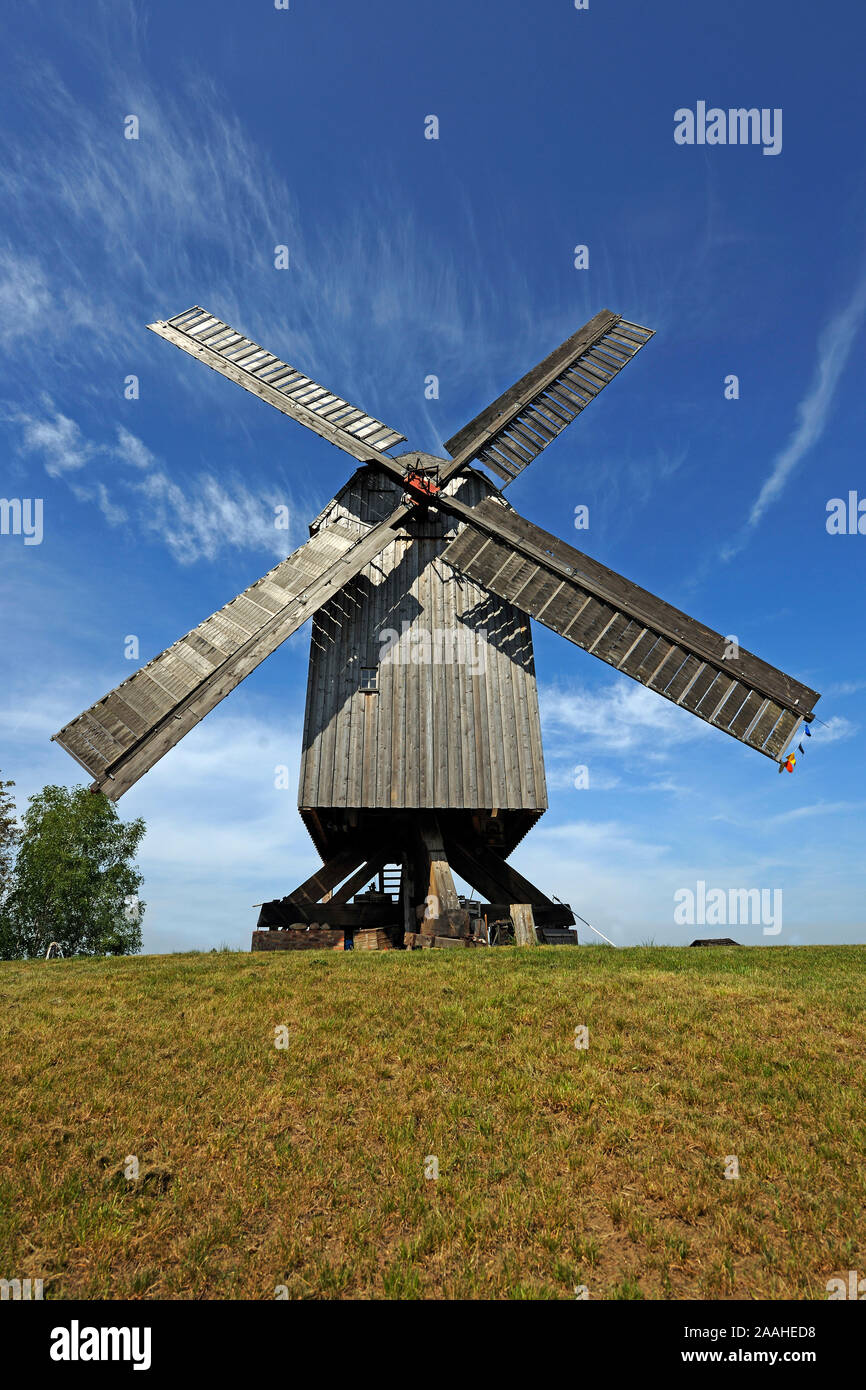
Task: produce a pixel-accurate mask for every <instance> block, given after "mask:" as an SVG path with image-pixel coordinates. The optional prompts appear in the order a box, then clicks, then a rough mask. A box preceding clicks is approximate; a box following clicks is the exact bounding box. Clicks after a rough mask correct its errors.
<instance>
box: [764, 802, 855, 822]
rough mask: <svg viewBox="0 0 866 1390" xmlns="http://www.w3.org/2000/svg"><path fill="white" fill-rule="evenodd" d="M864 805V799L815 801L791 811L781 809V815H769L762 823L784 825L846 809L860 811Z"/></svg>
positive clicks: (833, 813)
mask: <svg viewBox="0 0 866 1390" xmlns="http://www.w3.org/2000/svg"><path fill="white" fill-rule="evenodd" d="M864 806H866V801H816V802H814V803H813V804H812V805H811V806H797V807H795V808H794V810H793V811H783V812H782V814H781V815H778V816H770V817H769V818H768V819H767V820H766V821H765V822H764V824H766V825H786V824H787V823H788V822H789V821H798V820H811V819H817V818H818V817H821V818H823V817H824V816H838V815H841V814H842V813H843V812H847V811H861V810H862V809H863V807H864Z"/></svg>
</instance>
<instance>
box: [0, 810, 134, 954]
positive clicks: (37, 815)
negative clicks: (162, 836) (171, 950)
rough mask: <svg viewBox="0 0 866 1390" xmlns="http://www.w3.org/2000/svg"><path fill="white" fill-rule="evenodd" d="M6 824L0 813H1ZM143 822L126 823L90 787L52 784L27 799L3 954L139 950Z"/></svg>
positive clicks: (1, 924)
mask: <svg viewBox="0 0 866 1390" xmlns="http://www.w3.org/2000/svg"><path fill="white" fill-rule="evenodd" d="M0 824H2V812H0ZM144 833H145V824H144V821H143V820H141V819H140V818H139V819H138V820H133V821H122V820H121V819H120V817H119V815H118V813H117V808H116V806H115V805H114V803H113V802H111V801H108V800H107V799H106V797H104V796H102V795H101V794H94V793H93V792H90V791H89V790H88V789H87V788H86V787H74V788H72V789H71V790H70V789H69V788H66V787H55V786H47V787H43V789H42V791H41V792H37V793H36V795H35V796H32V797H31V798H30V801H29V803H28V806H27V810H26V812H25V813H24V824H23V829H22V831H21V842H20V846H19V848H18V854H17V857H16V860H15V866H14V871H13V873H12V877H11V882H10V885H9V888H8V891H7V893H6V898H5V902H2V903H0V956H2V957H5V958H6V959H10V958H17V959H20V958H22V957H27V956H44V954H45V951H46V949H47V947H48V945H49V943H50V942H52V941H56V942H58V943H59V945H60V947H61V948H62V950H63V954H64V955H66V956H70V955H127V954H132V953H134V952H136V951H138V950H140V949H141V917H142V914H143V912H144V903H142V902H141V901H140V899H139V896H138V890H139V888H140V887H141V882H142V876H141V874H140V873H139V871H138V869H137V868H136V866H135V864H134V862H133V861H134V859H135V854H136V852H137V850H138V846H139V844H140V842H141V840H142V837H143V836H144Z"/></svg>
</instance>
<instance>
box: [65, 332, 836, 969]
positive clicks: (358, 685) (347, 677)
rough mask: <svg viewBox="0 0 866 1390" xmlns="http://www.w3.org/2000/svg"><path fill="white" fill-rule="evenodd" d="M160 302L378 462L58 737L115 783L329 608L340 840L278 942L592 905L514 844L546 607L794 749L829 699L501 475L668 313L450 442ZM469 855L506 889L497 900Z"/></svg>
mask: <svg viewBox="0 0 866 1390" xmlns="http://www.w3.org/2000/svg"><path fill="white" fill-rule="evenodd" d="M150 327H151V328H152V329H153V331H154V332H156V333H158V334H160V336H161V337H163V338H166V339H167V340H168V341H169V342H170V343H174V344H175V346H176V347H179V348H183V349H184V351H185V352H188V353H190V354H191V355H192V356H193V357H197V358H198V359H199V360H200V361H202V362H204V363H206V364H207V365H208V366H209V367H212V368H213V369H214V370H215V371H218V372H220V373H222V375H223V376H226V377H228V378H229V379H230V380H232V381H235V382H237V383H238V384H239V385H241V386H244V387H245V388H246V389H247V390H248V391H251V392H253V394H254V395H256V396H259V397H260V398H261V399H262V400H265V401H268V402H269V403H270V404H271V405H273V406H276V408H277V409H278V410H280V411H282V412H283V414H285V415H289V416H291V417H292V419H294V420H297V421H299V422H300V423H301V424H304V425H307V426H308V427H309V428H310V429H312V430H314V431H315V432H316V433H317V434H319V435H321V436H322V437H323V438H324V439H327V440H328V441H330V443H332V444H336V445H338V446H339V447H340V448H341V449H344V450H345V451H346V452H347V453H348V454H350V455H351V456H352V457H353V458H354V459H356V460H357V462H358V464H359V465H360V466H359V468H358V469H357V470H356V472H355V473H354V474H353V475H352V477H351V478H350V479H349V481H348V482H347V483H346V485H345V486H344V488H343V489H342V491H341V492H340V493H338V495H337V496H336V497H335V498H334V499H333V500H332V501H331V502H330V503H329V504H328V506H327V507H326V508H325V509H324V511H323V512H322V513H321V514H320V515H319V516H318V517H316V519H315V520H314V521H313V522H312V524H311V526H310V539H309V540H308V541H307V542H306V544H305V545H303V546H301V547H300V549H299V550H296V551H295V552H294V554H292V555H290V556H289V558H288V559H286V560H283V561H282V562H281V563H280V564H278V565H276V566H275V567H274V568H273V569H272V570H270V571H269V572H268V573H267V574H266V575H264V576H263V578H261V579H259V580H257V582H256V583H255V584H252V585H251V586H250V587H249V588H248V589H245V590H244V592H243V593H241V594H239V595H238V596H237V597H236V598H233V599H232V600H231V602H230V603H228V604H226V606H225V607H224V608H221V609H220V610H219V612H217V613H214V614H213V615H212V616H211V617H209V618H206V619H205V621H204V622H202V623H200V624H199V625H198V627H196V628H194V629H193V631H192V632H189V633H187V635H186V636H185V637H182V638H180V640H179V641H177V642H175V643H174V645H173V646H171V647H169V648H168V649H167V650H166V651H164V652H162V653H161V655H159V656H157V657H155V658H154V659H153V660H152V661H149V662H148V663H147V665H145V666H143V667H142V668H141V669H140V670H139V671H137V672H136V673H135V674H134V675H132V676H130V677H129V679H128V680H125V681H123V683H122V684H121V685H119V686H118V687H117V688H116V689H115V690H113V691H111V693H110V694H109V695H106V696H105V697H104V698H103V699H101V700H99V701H98V702H97V703H96V704H94V705H92V706H91V707H90V708H89V709H88V710H86V711H85V712H84V713H83V714H80V715H79V716H78V717H77V718H75V719H73V720H72V721H71V722H70V723H69V724H67V725H65V727H64V728H63V729H61V730H60V732H59V733H58V734H56V735H55V736H54V737H55V739H56V740H57V742H58V743H60V744H61V745H62V746H63V747H64V748H65V749H66V750H67V751H68V752H69V753H71V754H72V756H73V757H74V758H76V759H77V761H78V762H79V763H81V764H82V766H83V767H85V768H86V769H87V771H88V772H89V773H90V774H91V775H92V776H93V777H94V779H95V780H94V782H93V790H94V791H100V792H103V793H104V794H105V796H107V797H109V798H110V799H111V800H116V799H117V798H118V797H120V796H122V795H123V793H124V792H125V791H127V789H128V788H129V787H131V786H132V785H133V783H134V782H136V781H137V780H138V779H139V778H140V777H141V776H142V775H143V774H144V773H145V772H147V771H148V769H149V768H151V767H152V766H153V764H154V763H155V762H157V760H158V759H159V758H161V757H162V756H163V755H164V754H165V753H167V752H168V751H169V749H170V748H173V747H174V745H175V744H176V743H178V742H179V740H180V739H181V738H183V736H184V734H186V733H188V732H189V730H190V729H191V728H193V726H194V725H196V724H197V723H198V722H199V720H200V719H202V718H203V717H204V715H206V714H207V713H208V712H209V711H210V710H212V709H213V708H214V706H215V705H217V704H218V703H219V702H220V700H222V699H224V698H225V696H226V695H228V694H229V692H230V691H232V690H234V688H235V686H236V685H238V684H239V682H240V681H242V680H243V678H244V677H245V676H247V675H249V673H250V672H251V671H253V670H254V669H255V668H256V667H257V666H258V665H259V663H260V662H262V661H263V660H264V659H265V657H267V656H269V655H270V653H271V652H273V651H274V650H275V648H276V647H278V646H279V645H280V644H281V643H282V642H284V641H285V640H286V638H288V637H289V636H291V634H292V633H293V632H295V631H296V630H297V629H298V628H299V627H300V626H301V625H302V624H303V623H304V622H306V621H307V620H308V619H312V638H311V648H310V663H309V677H308V683H307V703H306V713H305V719H304V741H303V755H302V761H301V777H300V792H299V808H300V814H301V817H302V819H303V821H304V824H305V825H306V827H307V829H308V831H309V833H310V835H311V837H312V840H313V843H314V845H315V847H316V849H317V850H318V852H319V855H320V857H321V859H322V864H321V866H320V867H319V869H318V870H317V871H316V872H315V873H314V874H313V875H312V876H311V877H310V878H309V879H308V880H307V881H306V882H305V883H303V884H301V885H300V886H299V887H298V888H296V889H295V890H294V891H293V892H292V893H290V894H288V895H287V896H286V897H285V898H282V899H280V900H277V901H274V902H271V903H266V904H265V905H264V907H263V908H262V912H261V914H260V917H259V924H258V925H259V928H260V930H258V931H257V932H255V933H254V940H253V945H254V948H255V947H269V946H274V945H281V946H282V945H290V944H297V945H308V944H312V943H313V942H315V943H317V944H334V943H335V942H342V940H343V934H344V933H348V938H351V936H352V934H353V933H355V932H359V933H363V932H364V931H370V930H375V931H376V932H378V934H379V936H380V937H381V934H382V933H383V932H384V933H387V936H388V939H389V940H390V941H392V942H393V943H395V944H408V945H430V944H433V943H436V944H440V945H456V944H464V943H466V942H467V941H469V940H472V939H474V937H476V936H477V935H478V932H477V930H476V927H475V925H474V924H475V923H477V922H479V921H481V920H482V919H483V918H485V917H486V919H487V921H488V922H492V921H494V920H506V919H509V918H510V920H511V921H512V922H513V923H514V924H515V928H516V932H517V938H518V939H524V940H531V939H534V932H535V930H538V932H539V934H540V937H541V939H549V938H546V937H545V935H544V934H545V933H546V932H555V931H556V929H562V928H563V927H566V926H568V925H570V924H572V923H573V922H574V917H573V915H572V913H571V911H570V909H569V908H568V907H566V906H563V905H562V904H561V903H559V902H556V901H553V900H552V899H551V898H550V897H548V896H547V895H545V894H544V893H543V892H541V891H540V890H539V889H538V888H536V887H535V886H534V885H533V884H531V883H529V882H528V881H527V880H526V879H525V878H523V877H522V875H520V874H518V873H517V872H516V870H515V869H514V868H513V867H512V866H511V865H510V864H508V862H507V859H508V856H509V854H510V853H511V851H512V850H513V849H514V847H515V845H516V844H517V843H518V841H520V840H521V839H522V838H523V836H524V835H525V834H526V832H527V831H528V830H529V829H530V827H531V826H532V825H533V824H534V823H535V821H537V820H538V818H539V816H541V815H542V813H543V812H544V810H545V809H546V807H547V792H546V786H545V778H544V764H543V756H542V746H541V730H540V721H539V712H538V698H537V692H536V683H535V670H534V664H533V654H532V639H531V634H530V624H529V617H532V618H535V619H537V620H538V621H539V622H542V623H544V624H545V625H546V626H547V627H549V628H552V630H553V631H554V632H557V633H559V634H560V636H562V637H565V638H567V640H568V641H570V642H573V643H575V645H577V646H578V647H582V648H583V649H584V650H585V651H588V652H591V653H592V654H593V656H597V657H600V658H601V660H603V661H606V662H607V663H608V664H609V665H610V666H613V667H614V668H615V669H616V670H618V671H623V672H624V673H625V674H626V675H628V676H631V677H632V679H633V680H636V681H639V682H640V683H641V684H642V685H645V686H648V687H649V689H651V690H654V691H656V692H657V693H658V694H659V695H661V696H663V697H664V698H665V699H668V700H672V701H673V702H674V703H676V704H678V705H680V706H682V707H683V708H684V709H687V710H689V711H691V713H692V714H695V715H697V716H698V718H700V719H704V720H706V721H707V722H708V723H710V724H713V725H714V726H715V727H716V728H718V729H724V730H725V732H726V733H729V734H731V735H732V736H733V737H734V738H736V739H738V740H739V741H740V742H741V743H745V744H748V746H749V747H750V748H755V749H757V750H758V751H759V752H761V753H763V754H765V755H766V756H767V757H768V758H771V759H773V760H775V761H777V762H780V763H781V760H782V758H783V756H784V753H785V750H786V748H787V746H788V744H789V743H790V742H791V740H792V739H793V738H794V736H795V734H796V731H797V729H798V728H799V726H800V724H801V723H802V721H803V720H806V721H810V720H811V719H812V718H813V714H812V709H813V707H814V705H815V703H816V701H817V699H818V695H817V694H816V692H815V691H813V690H810V689H809V688H808V687H807V686H805V685H802V684H800V682H798V681H796V680H793V679H792V678H791V677H790V676H787V675H785V674H783V672H781V671H779V670H777V669H776V668H775V667H773V666H770V665H768V664H767V663H766V662H764V661H761V660H760V659H759V658H758V657H756V656H752V655H751V654H750V653H748V652H745V651H742V650H739V651H738V652H737V653H736V655H731V654H730V647H729V645H728V644H727V640H726V639H725V638H724V637H722V636H720V635H719V634H718V633H716V632H713V631H711V630H710V629H709V628H707V627H704V626H703V624H701V623H699V622H697V621H695V619H693V618H690V617H687V616H686V614H684V613H681V612H679V611H678V610H677V609H675V608H672V607H671V606H670V605H669V604H667V603H665V602H663V601H662V600H661V599H659V598H656V597H655V596H654V595H653V594H650V593H648V592H647V591H646V590H644V589H640V588H638V586H637V585H636V584H633V583H632V582H631V581H630V580H628V579H624V578H623V577H622V576H621V575H619V574H615V573H614V572H613V571H612V570H609V569H607V568H606V567H605V566H604V565H602V564H599V562H598V561H597V560H593V559H590V558H589V557H588V556H587V555H584V554H582V553H581V552H580V551H578V550H575V549H573V548H572V547H571V546H570V545H567V544H566V543H565V542H564V541H562V540H559V539H558V538H557V537H555V536H552V535H549V534H548V533H547V532H546V531H542V530H541V529H540V528H539V527H538V526H535V525H533V523H532V522H530V521H526V520H525V519H524V518H523V517H522V516H520V515H519V514H518V513H517V512H515V511H514V510H512V508H511V507H510V506H509V505H508V504H507V503H506V502H505V500H504V498H503V497H502V489H503V487H504V486H506V485H507V484H508V483H510V482H511V481H512V479H514V478H516V477H517V476H518V475H519V474H520V473H522V472H523V470H524V469H525V468H526V467H527V466H528V465H529V464H530V463H532V462H533V460H534V459H536V458H537V457H538V455H539V454H540V453H541V451H542V450H543V449H545V448H546V447H547V445H548V444H549V443H551V441H552V440H554V439H555V438H556V436H557V435H558V434H560V433H561V431H562V430H564V429H565V427H566V426H567V425H568V424H570V423H571V421H572V420H573V419H574V418H575V417H576V416H577V415H579V414H580V412H581V411H582V410H583V409H584V407H585V406H587V405H589V403H590V402H591V401H592V400H594V399H595V397H596V396H597V395H598V394H599V392H600V391H601V390H603V388H604V387H605V386H606V385H607V384H608V382H609V381H611V380H612V378H613V377H614V376H616V375H617V373H618V372H619V371H620V369H621V368H622V367H624V366H625V365H626V363H627V362H630V361H631V359H632V358H633V357H634V356H635V355H636V354H637V353H638V352H639V351H640V349H641V348H642V347H643V346H644V344H645V343H646V342H647V341H648V340H649V339H650V337H651V336H652V330H650V329H648V328H643V327H641V326H640V325H638V324H634V323H629V322H628V321H627V320H625V319H623V318H621V317H620V315H618V314H613V313H610V312H608V311H607V310H603V311H602V312H601V313H599V314H597V315H596V316H595V318H593V319H591V320H590V322H589V323H588V324H586V325H585V327H583V328H581V329H580V330H579V332H577V333H575V334H574V335H573V336H572V337H570V338H568V339H567V340H566V342H564V343H563V344H562V345H561V346H560V347H558V348H557V349H556V350H555V351H554V352H552V353H550V355H549V356H548V357H546V358H545V359H544V361H542V362H540V363H539V364H538V366H536V367H533V369H532V370H531V371H530V372H528V373H527V374H526V376H524V377H521V379H520V380H519V381H518V382H517V383H516V384H515V385H514V386H512V387H511V388H510V389H509V390H508V391H506V392H505V394H504V395H502V396H500V397H499V399H498V400H496V401H494V402H493V404H492V405H489V406H488V407H487V409H486V410H483V411H482V412H481V414H480V415H478V416H476V418H475V419H474V420H472V421H471V422H470V423H469V424H468V425H466V426H465V427H464V428H463V429H462V430H460V431H459V432H458V433H457V434H455V435H454V436H453V437H452V438H451V439H449V440H448V441H447V443H446V445H445V448H446V450H447V451H448V453H449V455H450V458H448V459H445V458H436V457H433V456H431V455H429V454H419V453H414V452H413V453H403V454H400V455H399V456H397V457H394V456H393V455H392V453H391V452H390V451H391V450H393V449H394V447H395V446H397V445H399V444H401V443H403V442H404V439H405V437H404V436H403V435H401V434H398V432H397V431H396V430H393V429H391V428H389V427H388V426H387V425H385V424H383V423H382V421H381V420H377V419H375V418H374V417H372V416H370V415H367V414H365V413H364V412H363V411H361V410H358V409H356V408H355V407H353V406H351V405H350V404H349V403H348V402H347V401H345V400H343V399H342V397H340V396H337V395H334V394H333V393H332V392H330V391H328V390H326V388H325V387H323V386H320V385H318V383H317V382H315V381H312V380H311V379H310V378H309V377H307V376H305V375H303V373H301V372H299V371H297V370H296V369H295V368H294V367H291V366H289V365H288V364H287V363H286V362H284V361H282V360H281V359H280V358H278V357H275V356H274V355H273V354H272V353H269V352H266V351H265V349H264V348H261V347H259V346H258V344H256V343H254V342H252V341H251V339H249V338H246V337H244V336H243V334H241V333H239V332H237V331H236V330H235V329H233V328H230V327H229V325H228V324H226V323H223V322H222V320H220V319H218V318H215V317H214V316H213V315H212V314H209V313H207V312H206V310H204V309H202V308H199V307H198V306H196V307H195V308H193V309H188V310H187V311H186V312H185V313H182V314H178V315H177V316H176V317H174V318H172V319H168V320H166V321H160V322H158V323H154V324H151V325H150ZM476 463H477V464H479V465H481V466H483V467H484V468H486V469H488V470H490V472H491V473H493V474H494V475H495V476H496V478H497V479H499V480H500V484H501V486H498V487H497V486H496V485H494V483H493V482H492V481H491V480H490V478H489V477H488V476H487V474H486V473H484V472H482V471H481V469H480V468H479V467H473V466H472V465H473V464H476ZM386 866H392V869H391V873H392V878H393V880H395V881H394V882H393V887H394V889H395V891H394V892H392V893H390V894H389V893H387V892H385V891H382V890H383V889H384V888H385V887H386V886H387V885H386V884H385V883H384V881H383V878H382V875H383V874H384V873H385V871H386ZM452 867H453V869H454V870H455V871H456V872H457V873H458V874H459V875H460V876H461V877H462V878H463V879H464V880H465V881H466V882H467V883H469V884H470V885H471V886H472V887H473V889H475V890H476V891H477V892H478V893H479V894H480V896H481V899H483V900H484V901H483V905H482V906H481V907H480V908H475V909H474V910H472V919H471V918H470V909H469V908H468V907H467V906H466V905H465V904H464V901H463V900H461V899H459V898H458V895H457V892H456V889H455V885H454V880H453V877H452V873H451V869H452ZM398 872H399V878H398V877H397V875H398ZM376 876H379V890H380V891H378V892H377V891H375V890H374V891H371V892H369V893H367V894H363V893H361V892H360V890H361V889H363V888H364V885H365V884H368V883H370V882H371V880H373V879H374V878H376ZM313 925H314V927H315V929H312V928H313ZM278 928H284V929H286V930H283V931H279V930H277V929H278ZM360 940H361V938H360V937H359V940H358V944H360Z"/></svg>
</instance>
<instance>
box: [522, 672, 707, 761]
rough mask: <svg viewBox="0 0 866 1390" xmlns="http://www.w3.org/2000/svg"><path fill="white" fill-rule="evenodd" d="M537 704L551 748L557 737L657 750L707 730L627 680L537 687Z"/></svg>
mask: <svg viewBox="0 0 866 1390" xmlns="http://www.w3.org/2000/svg"><path fill="white" fill-rule="evenodd" d="M540 705H541V716H542V726H543V729H544V731H545V734H546V735H547V736H549V737H550V741H551V742H552V744H553V751H556V747H557V744H561V741H562V740H569V741H570V740H572V739H574V738H578V739H579V742H580V746H581V747H587V746H589V747H594V748H597V749H600V750H602V751H608V752H614V753H627V752H629V751H631V750H632V749H634V748H637V747H641V748H644V749H646V747H647V745H648V743H649V744H650V745H651V751H652V752H654V753H657V754H658V753H661V752H664V751H666V750H667V749H669V748H671V747H673V746H674V745H675V744H678V743H683V742H686V741H688V742H692V741H694V740H695V739H700V738H703V737H705V736H707V735H708V734H709V733H710V732H711V730H710V726H709V725H708V724H705V723H704V722H703V721H702V720H700V719H695V718H694V716H693V715H691V714H689V713H688V711H686V710H683V709H679V708H677V706H676V705H673V704H671V703H670V701H666V700H663V699H660V698H659V696H658V695H657V694H656V693H655V692H654V691H651V690H647V689H646V687H645V686H642V685H638V684H636V683H635V682H632V681H628V682H622V683H621V684H617V685H611V686H607V687H605V688H604V689H602V690H587V689H584V688H582V687H567V686H560V685H550V686H543V687H541V690H540ZM566 746H570V743H569V744H568V745H566Z"/></svg>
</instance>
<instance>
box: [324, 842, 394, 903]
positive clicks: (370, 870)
mask: <svg viewBox="0 0 866 1390" xmlns="http://www.w3.org/2000/svg"><path fill="white" fill-rule="evenodd" d="M386 859H387V854H386V853H383V854H381V855H379V854H377V855H376V857H375V858H374V859H368V860H367V862H366V863H365V864H362V865H361V867H360V869H359V870H358V872H357V873H354V874H352V877H351V878H348V879H346V882H345V883H344V884H343V886H342V888H339V889H338V890H337V892H336V893H334V894H333V897H332V901H333V902H335V903H347V902H348V901H349V899H350V898H353V897H354V896H355V894H356V893H357V892H358V891H359V889H361V888H363V887H364V884H365V883H369V881H370V879H371V878H375V876H376V874H379V871H380V869H381V868H382V865H383V864H384V863H385V862H386ZM379 876H380V881H381V874H380V875H379ZM322 901H323V902H324V901H325V899H324V898H323V899H322Z"/></svg>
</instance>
